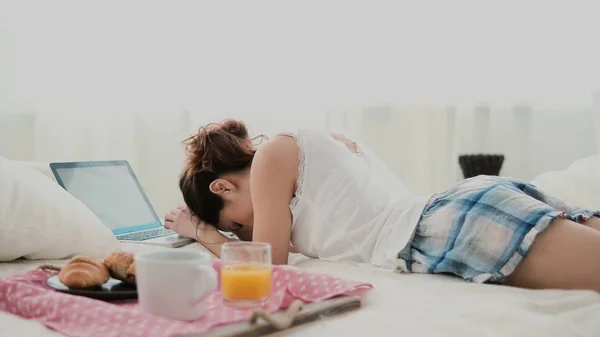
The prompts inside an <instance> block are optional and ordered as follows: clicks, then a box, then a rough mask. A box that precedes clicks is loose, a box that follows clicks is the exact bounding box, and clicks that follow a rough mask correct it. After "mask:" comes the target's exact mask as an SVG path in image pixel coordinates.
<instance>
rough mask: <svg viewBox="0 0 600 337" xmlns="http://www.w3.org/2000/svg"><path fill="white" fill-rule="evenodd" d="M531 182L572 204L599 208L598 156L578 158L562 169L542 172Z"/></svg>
mask: <svg viewBox="0 0 600 337" xmlns="http://www.w3.org/2000/svg"><path fill="white" fill-rule="evenodd" d="M531 183H532V184H534V185H536V186H538V187H539V188H541V189H542V190H544V191H545V192H547V193H548V194H550V195H553V196H556V197H558V198H561V199H563V200H565V201H566V202H568V203H570V204H572V205H574V206H579V207H583V208H587V209H589V210H592V211H596V210H600V156H592V157H587V158H583V159H580V160H578V161H576V162H574V163H573V164H572V165H571V166H569V167H568V168H566V169H564V170H562V171H550V172H544V173H542V174H540V175H539V176H537V177H536V178H534V179H533V180H532V181H531Z"/></svg>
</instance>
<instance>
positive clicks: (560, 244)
mask: <svg viewBox="0 0 600 337" xmlns="http://www.w3.org/2000/svg"><path fill="white" fill-rule="evenodd" d="M253 140H254V139H251V138H249V136H248V131H247V129H246V127H245V125H244V124H243V123H242V122H239V121H235V120H226V121H224V122H222V123H218V124H209V125H207V126H205V127H202V128H200V130H199V131H198V134H197V135H195V136H193V137H191V138H190V139H188V140H187V150H188V160H187V164H186V168H185V170H184V172H183V173H182V175H181V179H180V188H181V191H182V193H183V197H184V200H185V204H186V205H187V206H184V207H180V208H178V209H176V210H173V211H171V212H170V213H169V214H167V215H166V217H165V227H166V228H170V229H172V230H174V231H176V232H178V233H180V234H181V235H183V236H187V237H191V238H194V239H196V240H198V241H199V242H201V243H202V244H204V245H205V246H206V247H207V248H208V249H210V250H211V251H212V252H214V253H215V254H217V255H219V253H220V246H221V245H222V244H223V243H224V242H227V241H229V240H231V239H229V238H227V237H225V236H224V235H222V234H221V233H220V232H219V231H217V229H218V230H220V231H224V232H232V233H234V234H235V235H236V236H237V237H238V238H239V239H241V240H245V241H250V240H253V241H260V242H268V243H269V244H271V246H272V258H273V263H275V264H285V263H287V260H288V254H289V252H291V251H294V250H296V251H298V252H300V253H302V254H304V255H307V256H309V257H313V258H319V259H323V260H329V261H349V262H368V263H371V264H373V265H375V266H380V267H384V268H394V269H399V270H400V271H403V272H418V273H433V274H437V273H446V274H447V273H450V274H454V275H457V276H459V277H462V278H463V279H465V280H467V281H471V282H477V283H502V284H508V285H513V286H518V287H525V288H538V289H539V288H557V289H593V290H596V291H600V213H598V212H592V211H588V210H582V209H577V208H575V207H572V206H569V205H567V204H565V203H564V202H562V201H559V200H557V199H554V198H552V197H550V196H548V195H545V194H544V193H543V192H541V191H540V190H538V189H537V188H536V187H534V186H532V185H530V184H527V183H524V182H520V181H515V180H510V179H503V178H499V177H490V176H479V177H476V178H471V179H467V180H464V181H462V182H459V183H458V184H456V185H455V186H453V187H451V188H450V189H448V190H447V191H445V192H443V193H439V194H432V195H426V196H415V195H413V194H412V193H411V192H410V191H409V190H408V189H407V188H406V187H405V186H404V184H403V183H402V182H401V181H399V180H398V178H396V177H395V176H394V175H393V174H392V173H391V172H390V171H389V170H388V168H387V167H386V166H385V165H384V164H383V163H382V162H381V161H380V160H379V159H378V158H377V156H376V155H374V154H373V153H371V152H370V151H369V150H368V149H366V148H365V147H363V146H361V145H358V144H357V143H355V142H353V141H352V140H350V139H347V138H346V137H344V136H342V135H337V134H329V133H325V132H318V131H314V130H299V131H297V132H296V133H295V134H282V135H278V136H276V137H274V138H273V139H272V140H270V141H268V142H266V143H264V144H262V145H261V146H259V147H255V145H254V143H253Z"/></svg>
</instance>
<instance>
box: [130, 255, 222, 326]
mask: <svg viewBox="0 0 600 337" xmlns="http://www.w3.org/2000/svg"><path fill="white" fill-rule="evenodd" d="M135 274H136V283H137V292H138V300H139V304H140V307H141V309H142V311H143V312H145V313H148V314H152V315H156V316H161V317H165V318H170V319H176V320H182V321H193V320H197V319H199V318H201V317H202V316H203V315H204V312H205V311H206V303H205V299H206V297H207V296H208V295H209V294H211V293H212V292H213V291H214V290H215V289H217V286H218V280H217V272H216V271H215V270H214V269H213V267H212V264H211V255H209V254H207V253H202V252H191V251H177V250H174V251H156V252H145V253H141V254H138V255H136V256H135Z"/></svg>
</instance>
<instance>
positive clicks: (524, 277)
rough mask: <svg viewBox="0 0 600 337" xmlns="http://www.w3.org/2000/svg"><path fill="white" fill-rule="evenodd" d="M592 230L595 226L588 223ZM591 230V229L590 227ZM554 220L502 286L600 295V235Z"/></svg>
mask: <svg viewBox="0 0 600 337" xmlns="http://www.w3.org/2000/svg"><path fill="white" fill-rule="evenodd" d="M592 224H593V225H594V226H596V225H598V222H596V221H592ZM590 227H591V226H590ZM590 227H588V226H581V225H580V224H578V223H576V222H573V221H570V220H566V219H562V218H558V219H556V220H555V221H554V222H553V223H552V224H551V225H550V226H549V227H548V228H547V229H546V230H545V231H544V232H542V233H540V234H539V235H538V236H537V239H536V240H535V242H534V243H533V245H532V247H531V250H530V251H529V254H528V255H527V256H526V257H525V259H523V262H522V263H521V264H520V265H519V266H518V267H517V269H516V270H515V271H514V273H513V274H511V275H510V276H509V277H508V279H507V280H506V284H508V285H512V286H517V287H522V288H532V289H591V290H596V291H600V231H598V230H594V229H592V228H590Z"/></svg>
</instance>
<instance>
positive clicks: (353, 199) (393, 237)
mask: <svg viewBox="0 0 600 337" xmlns="http://www.w3.org/2000/svg"><path fill="white" fill-rule="evenodd" d="M293 137H294V138H295V139H296V142H297V144H298V146H299V148H300V167H299V172H298V182H297V190H296V195H295V197H294V198H293V200H292V202H291V204H290V209H291V211H292V216H293V222H292V244H293V245H294V247H295V248H296V249H297V250H298V251H299V252H300V253H302V254H304V255H307V256H310V257H313V258H319V259H322V260H329V261H349V262H366V263H371V264H373V265H376V266H381V267H386V268H395V267H396V258H397V255H398V253H399V252H400V250H402V249H403V248H404V247H405V246H406V245H407V244H408V242H409V241H410V240H411V238H412V234H413V232H414V229H415V228H416V225H417V222H418V220H419V218H420V216H421V212H422V210H423V208H424V207H425V205H426V203H427V201H428V200H429V198H430V197H431V195H427V196H422V197H417V196H415V195H413V194H412V193H411V192H410V191H409V190H408V189H407V188H406V186H405V185H404V184H403V183H402V182H401V181H400V180H399V179H398V178H397V177H396V176H395V175H394V174H393V173H392V172H391V171H390V170H389V169H388V167H387V166H386V165H385V164H384V163H383V162H382V161H381V160H380V159H379V158H378V157H377V156H376V155H375V154H374V153H372V152H371V151H370V150H369V149H367V148H366V147H364V146H363V145H360V144H357V146H358V148H357V149H358V153H355V152H353V151H351V150H350V149H349V148H348V147H347V146H346V144H345V143H344V142H343V141H340V140H337V139H335V138H334V137H332V135H331V134H329V133H327V132H321V131H315V130H299V131H297V132H296V133H294V134H293Z"/></svg>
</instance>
